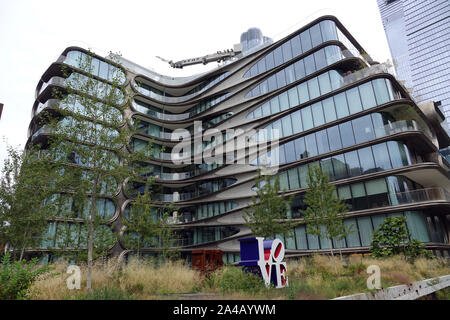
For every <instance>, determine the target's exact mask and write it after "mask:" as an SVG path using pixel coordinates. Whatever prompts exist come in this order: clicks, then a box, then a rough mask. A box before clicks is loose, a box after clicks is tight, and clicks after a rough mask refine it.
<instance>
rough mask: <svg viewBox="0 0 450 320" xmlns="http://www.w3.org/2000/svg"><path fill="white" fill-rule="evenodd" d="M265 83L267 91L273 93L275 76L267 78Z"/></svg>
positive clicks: (275, 84)
mask: <svg viewBox="0 0 450 320" xmlns="http://www.w3.org/2000/svg"><path fill="white" fill-rule="evenodd" d="M267 83H268V87H269V91H273V90H276V89H277V78H276V75H273V76H270V77H269V78H267Z"/></svg>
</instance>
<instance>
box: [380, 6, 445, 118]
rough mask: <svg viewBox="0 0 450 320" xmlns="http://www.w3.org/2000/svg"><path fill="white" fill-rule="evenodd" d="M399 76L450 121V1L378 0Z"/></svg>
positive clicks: (416, 95) (416, 93)
mask: <svg viewBox="0 0 450 320" xmlns="http://www.w3.org/2000/svg"><path fill="white" fill-rule="evenodd" d="M377 1H378V6H379V8H380V13H381V19H382V21H383V26H384V29H385V31H386V36H387V40H388V43H389V47H390V50H391V55H392V58H393V60H394V62H395V67H396V71H397V76H398V79H399V80H403V81H405V86H406V87H407V88H412V89H413V93H412V95H413V97H414V98H415V99H416V101H417V102H423V101H434V102H436V104H437V105H438V106H440V108H441V110H442V112H443V113H444V115H445V117H446V119H447V123H449V124H450V69H449V66H450V53H449V52H450V50H449V48H450V18H449V14H450V1H448V0H426V1H424V0H377Z"/></svg>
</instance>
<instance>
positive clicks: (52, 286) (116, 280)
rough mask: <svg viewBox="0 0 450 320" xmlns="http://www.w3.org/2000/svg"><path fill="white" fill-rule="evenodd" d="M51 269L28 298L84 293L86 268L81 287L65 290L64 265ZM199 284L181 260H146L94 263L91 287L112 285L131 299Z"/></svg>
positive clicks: (188, 289) (190, 288)
mask: <svg viewBox="0 0 450 320" xmlns="http://www.w3.org/2000/svg"><path fill="white" fill-rule="evenodd" d="M52 267H53V268H54V269H53V271H52V272H51V273H49V274H46V275H44V276H41V277H40V278H39V279H38V281H36V282H35V283H34V284H33V286H32V288H31V291H30V292H31V297H32V298H33V299H39V300H61V299H75V298H77V297H78V296H79V295H80V293H81V294H83V293H86V290H85V288H86V276H87V267H86V266H85V265H83V266H80V269H81V275H82V277H81V278H82V279H81V289H80V290H69V289H67V285H66V281H67V278H68V277H69V276H70V275H69V274H66V270H67V264H64V263H57V264H54V265H52ZM199 283H201V276H200V274H199V273H198V272H196V271H194V270H191V269H190V268H189V267H188V266H186V265H185V264H184V263H183V262H180V261H177V262H168V263H165V264H163V265H161V266H157V265H155V264H153V263H149V262H142V261H141V262H137V261H131V262H130V263H128V264H127V265H126V266H123V268H120V265H119V264H118V263H117V261H111V262H109V263H108V264H105V265H103V264H98V265H95V266H94V268H93V272H92V287H93V288H94V289H96V288H97V289H99V288H116V289H120V290H122V291H123V292H126V293H127V294H129V295H130V296H132V298H135V299H155V298H156V297H154V295H162V294H171V293H187V292H194V291H195V290H196V288H197V287H198V285H199Z"/></svg>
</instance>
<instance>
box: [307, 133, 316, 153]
mask: <svg viewBox="0 0 450 320" xmlns="http://www.w3.org/2000/svg"><path fill="white" fill-rule="evenodd" d="M305 144H306V154H307V157H314V156H317V143H316V136H315V134H314V133H312V134H309V135H307V136H306V137H305Z"/></svg>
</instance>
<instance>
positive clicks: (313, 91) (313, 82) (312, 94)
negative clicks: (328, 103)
mask: <svg viewBox="0 0 450 320" xmlns="http://www.w3.org/2000/svg"><path fill="white" fill-rule="evenodd" d="M308 90H309V98H310V99H311V100H312V99H314V98H317V97H319V96H320V89H319V81H318V80H317V78H312V79H310V80H308Z"/></svg>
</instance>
